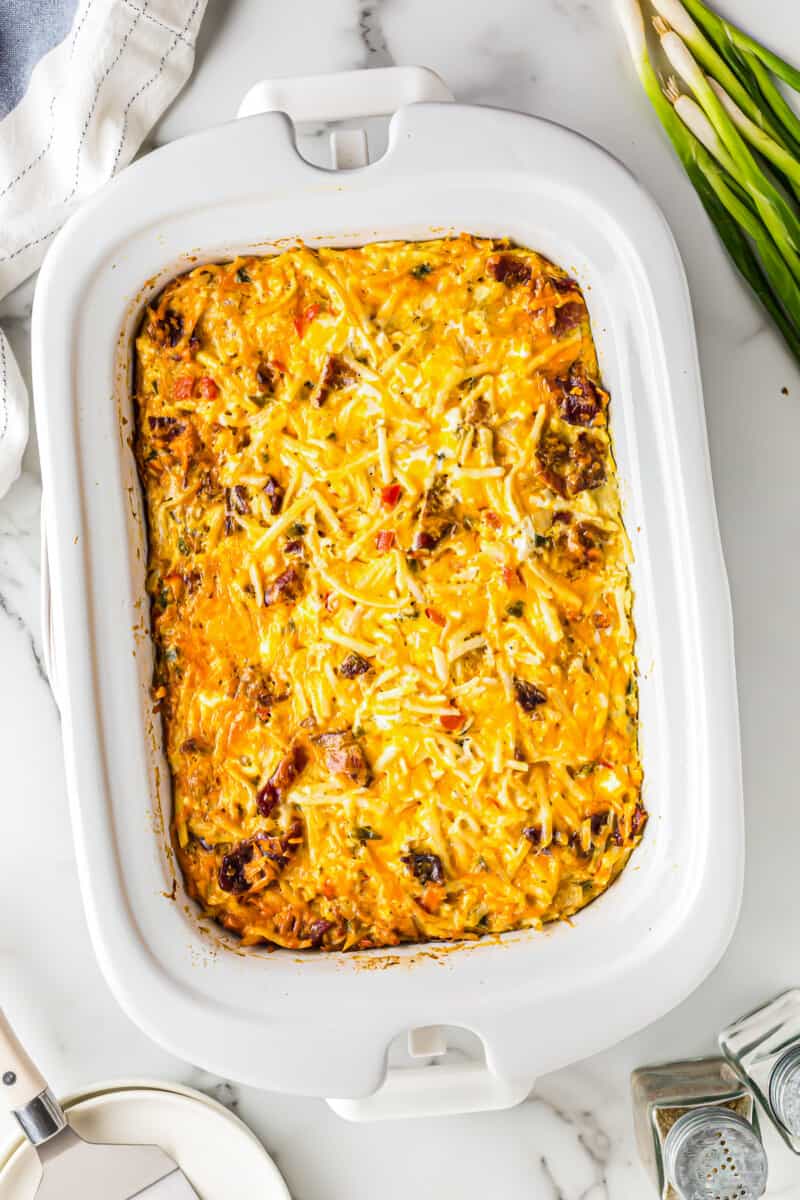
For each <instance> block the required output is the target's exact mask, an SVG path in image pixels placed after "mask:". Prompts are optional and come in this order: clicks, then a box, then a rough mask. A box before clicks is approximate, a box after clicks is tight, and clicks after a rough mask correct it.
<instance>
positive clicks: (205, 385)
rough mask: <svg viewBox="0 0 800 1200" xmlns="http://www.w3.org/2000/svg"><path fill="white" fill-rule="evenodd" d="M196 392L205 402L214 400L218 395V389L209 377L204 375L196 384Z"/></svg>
mask: <svg viewBox="0 0 800 1200" xmlns="http://www.w3.org/2000/svg"><path fill="white" fill-rule="evenodd" d="M197 390H198V391H199V392H200V395H201V396H205V398H206V400H216V398H217V396H218V395H219V388H218V387H217V385H216V383H215V382H214V380H213V379H212V378H211V376H210V375H204V376H203V378H202V379H201V380H200V381H199V382H198V384H197Z"/></svg>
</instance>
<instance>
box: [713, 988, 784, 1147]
mask: <svg viewBox="0 0 800 1200" xmlns="http://www.w3.org/2000/svg"><path fill="white" fill-rule="evenodd" d="M719 1044H720V1047H721V1049H722V1053H723V1054H724V1055H725V1057H726V1058H727V1059H728V1061H729V1062H730V1063H731V1064H732V1066H733V1067H734V1069H735V1070H736V1071H737V1073H738V1074H739V1076H740V1077H741V1079H742V1080H744V1082H745V1083H746V1084H747V1085H748V1086H749V1087H751V1088H752V1090H753V1092H754V1093H755V1095H756V1096H757V1097H758V1099H759V1100H760V1101H761V1104H762V1105H763V1106H764V1109H765V1110H766V1113H767V1115H768V1116H769V1117H770V1119H771V1120H772V1121H773V1122H774V1124H775V1126H776V1128H777V1130H778V1132H779V1133H780V1135H781V1137H782V1138H783V1140H784V1141H785V1142H786V1144H787V1146H789V1148H790V1149H791V1150H793V1151H794V1153H795V1154H800V988H793V989H792V990H791V991H788V992H784V993H783V995H781V996H778V997H777V999H775V1000H773V1001H772V1002H771V1003H770V1004H766V1005H764V1006H763V1007H762V1008H758V1009H756V1010H755V1012H751V1013H748V1014H747V1016H744V1017H741V1018H740V1019H739V1020H738V1021H735V1022H734V1023H733V1025H729V1026H728V1028H727V1029H723V1031H722V1033H721V1034H720V1035H719Z"/></svg>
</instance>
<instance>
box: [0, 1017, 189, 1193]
mask: <svg viewBox="0 0 800 1200" xmlns="http://www.w3.org/2000/svg"><path fill="white" fill-rule="evenodd" d="M0 1094H2V1098H3V1100H4V1101H5V1102H6V1105H7V1107H8V1108H9V1109H10V1110H11V1112H12V1113H13V1114H14V1116H15V1117H16V1119H17V1121H18V1122H19V1125H20V1127H21V1129H22V1132H23V1133H24V1134H25V1136H26V1138H27V1139H28V1141H29V1142H30V1143H31V1145H32V1146H33V1148H34V1150H35V1151H36V1153H37V1155H38V1157H39V1161H40V1162H41V1164H42V1175H41V1179H40V1180H39V1185H38V1187H37V1189H36V1192H35V1196H36V1200H66V1198H67V1197H69V1200H73V1198H75V1200H77V1197H81V1200H134V1198H135V1200H199V1198H198V1196H197V1193H196V1192H195V1190H194V1188H193V1187H192V1185H191V1184H190V1183H189V1181H188V1179H187V1178H186V1176H185V1175H184V1174H183V1171H181V1169H180V1167H179V1166H178V1165H177V1163H176V1162H174V1161H173V1159H171V1158H170V1156H169V1155H168V1154H167V1153H165V1151H164V1150H162V1149H161V1148H160V1147H158V1146H124V1145H121V1146H112V1145H103V1144H100V1143H97V1142H87V1141H86V1140H85V1139H84V1138H82V1137H79V1136H78V1134H77V1133H76V1132H75V1130H74V1129H73V1128H72V1127H71V1125H70V1124H69V1121H68V1120H67V1117H66V1114H65V1113H64V1110H63V1109H62V1108H61V1105H60V1104H59V1103H58V1101H57V1100H56V1098H55V1096H54V1095H53V1093H52V1092H51V1091H50V1088H49V1087H48V1086H47V1081H46V1080H45V1078H44V1076H43V1075H42V1074H41V1073H40V1071H39V1070H38V1068H37V1067H36V1064H35V1063H34V1062H33V1060H32V1059H31V1057H30V1055H29V1054H28V1053H27V1051H26V1050H25V1048H24V1047H23V1045H22V1044H21V1042H20V1041H19V1039H18V1037H17V1036H16V1034H15V1033H14V1031H13V1029H12V1028H11V1025H10V1023H9V1021H8V1018H7V1017H6V1016H5V1013H4V1012H3V1010H2V1009H0Z"/></svg>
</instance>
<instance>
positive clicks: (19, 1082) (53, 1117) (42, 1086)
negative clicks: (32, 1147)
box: [0, 1008, 66, 1144]
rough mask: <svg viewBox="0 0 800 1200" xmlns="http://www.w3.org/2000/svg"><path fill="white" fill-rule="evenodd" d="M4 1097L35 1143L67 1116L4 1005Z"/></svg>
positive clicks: (0, 1021)
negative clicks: (23, 1043) (24, 1044)
mask: <svg viewBox="0 0 800 1200" xmlns="http://www.w3.org/2000/svg"><path fill="white" fill-rule="evenodd" d="M0 1100H2V1101H3V1102H4V1103H5V1105H6V1107H7V1108H9V1109H11V1111H12V1112H13V1114H14V1116H15V1117H16V1118H17V1120H18V1121H19V1123H20V1125H21V1126H22V1128H23V1130H24V1132H25V1134H26V1135H27V1137H29V1138H30V1140H31V1141H32V1142H33V1143H34V1144H38V1143H39V1142H43V1141H46V1140H47V1138H48V1137H52V1135H53V1134H54V1133H57V1132H58V1131H59V1129H62V1128H63V1126H64V1125H65V1124H66V1118H65V1116H64V1114H63V1112H62V1111H61V1108H60V1107H59V1104H58V1101H57V1100H56V1099H55V1097H54V1096H53V1094H52V1092H51V1091H50V1089H49V1088H48V1086H47V1080H46V1079H45V1078H44V1076H43V1075H42V1073H41V1072H40V1071H39V1068H38V1067H37V1066H36V1063H35V1062H34V1061H33V1059H32V1058H31V1057H30V1055H29V1054H28V1052H27V1050H26V1049H25V1047H24V1046H23V1045H22V1043H21V1042H20V1040H19V1038H18V1037H17V1035H16V1034H15V1033H14V1030H13V1029H12V1028H11V1024H10V1022H9V1020H8V1017H7V1016H6V1015H5V1013H4V1012H3V1010H2V1008H0Z"/></svg>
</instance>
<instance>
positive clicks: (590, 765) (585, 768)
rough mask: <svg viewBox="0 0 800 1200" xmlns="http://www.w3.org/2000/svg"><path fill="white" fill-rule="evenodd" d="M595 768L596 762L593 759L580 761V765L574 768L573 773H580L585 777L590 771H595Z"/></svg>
mask: <svg viewBox="0 0 800 1200" xmlns="http://www.w3.org/2000/svg"><path fill="white" fill-rule="evenodd" d="M596 770H597V763H596V762H594V761H591V762H586V763H582V764H581V766H579V767H578V769H577V770H576V772H575V774H576V775H582V776H583V777H584V778H585V777H586V776H587V775H591V774H592V772H593V771H596Z"/></svg>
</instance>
